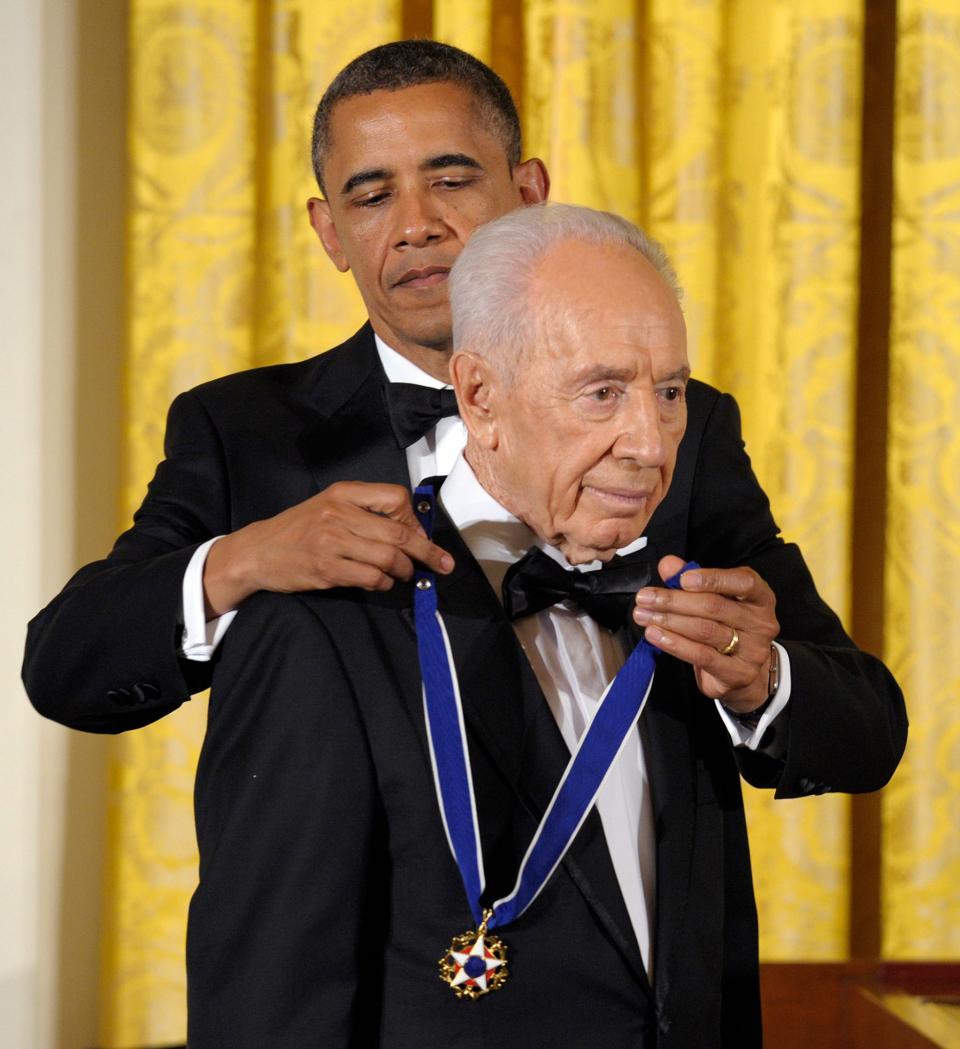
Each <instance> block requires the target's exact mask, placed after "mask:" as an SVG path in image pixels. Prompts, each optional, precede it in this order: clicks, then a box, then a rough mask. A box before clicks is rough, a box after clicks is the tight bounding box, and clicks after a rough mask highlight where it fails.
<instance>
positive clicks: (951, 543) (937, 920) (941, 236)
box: [883, 0, 960, 959]
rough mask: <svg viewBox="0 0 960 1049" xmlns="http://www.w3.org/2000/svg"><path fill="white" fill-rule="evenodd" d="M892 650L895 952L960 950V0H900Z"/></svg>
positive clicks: (888, 805)
mask: <svg viewBox="0 0 960 1049" xmlns="http://www.w3.org/2000/svg"><path fill="white" fill-rule="evenodd" d="M899 44H900V46H899V50H898V59H897V84H896V138H895V140H894V144H895V154H894V176H895V186H896V196H895V198H894V199H895V208H894V227H893V234H894V250H893V262H894V265H893V324H892V339H891V361H890V366H891V371H890V441H889V454H888V459H887V471H888V493H889V494H888V531H887V560H886V591H887V604H888V607H889V609H890V614H889V616H888V619H887V623H886V648H887V653H888V656H889V659H890V664H891V666H892V668H893V669H894V671H895V672H896V673H897V675H898V677H899V679H900V681H901V683H902V684H903V687H904V691H905V692H906V694H907V697H908V699H909V701H910V715H911V724H910V739H909V742H908V744H907V754H906V757H905V759H904V762H903V765H902V766H901V768H900V771H899V772H898V774H897V777H896V779H895V780H894V782H893V783H892V784H891V786H890V788H889V789H888V790H887V791H886V793H885V797H884V833H885V835H886V843H885V844H886V847H885V849H884V872H883V873H884V878H883V886H884V900H883V903H884V914H885V925H884V949H885V953H887V954H888V955H889V956H890V957H896V958H907V959H910V958H952V959H955V958H956V957H957V955H958V953H960V891H958V889H960V835H958V828H960V719H958V718H957V716H956V710H957V695H958V691H960V645H958V639H960V600H958V597H960V426H958V420H960V104H958V100H960V4H958V3H957V2H956V0H900V5H899Z"/></svg>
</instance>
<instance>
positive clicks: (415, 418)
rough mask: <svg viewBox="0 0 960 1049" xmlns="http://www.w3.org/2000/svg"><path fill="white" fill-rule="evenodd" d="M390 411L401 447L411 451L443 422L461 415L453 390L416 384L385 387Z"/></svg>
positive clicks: (395, 383) (397, 383)
mask: <svg viewBox="0 0 960 1049" xmlns="http://www.w3.org/2000/svg"><path fill="white" fill-rule="evenodd" d="M384 391H385V393H386V397H387V411H388V412H389V414H390V425H391V427H392V428H393V433H394V436H395V437H396V438H397V444H398V445H399V446H400V447H401V448H409V447H410V445H411V444H414V443H415V442H416V441H419V440H420V438H421V437H422V436H423V435H424V434H425V433H426V432H427V431H428V430H429V429H430V428H431V427H433V426H436V425H437V423H438V422H439V421H440V420H441V419H445V418H446V417H447V416H448V415H457V414H458V413H459V409H458V408H457V395H456V394H455V393H454V392H453V390H437V389H434V388H433V387H432V386H418V385H417V384H416V383H412V382H391V383H388V384H387V385H386V386H385V387H384Z"/></svg>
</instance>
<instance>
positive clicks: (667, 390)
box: [659, 386, 683, 403]
mask: <svg viewBox="0 0 960 1049" xmlns="http://www.w3.org/2000/svg"><path fill="white" fill-rule="evenodd" d="M659 393H660V397H661V398H662V399H663V400H665V401H667V402H669V403H673V402H675V401H680V400H683V387H682V386H665V387H664V388H663V389H661V390H660V391H659Z"/></svg>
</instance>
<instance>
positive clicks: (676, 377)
mask: <svg viewBox="0 0 960 1049" xmlns="http://www.w3.org/2000/svg"><path fill="white" fill-rule="evenodd" d="M633 375H634V372H633V370H632V369H627V368H611V367H610V366H609V365H606V364H595V365H593V367H588V368H585V369H584V370H583V371H582V372H580V373H579V374H578V375H577V377H576V381H577V382H578V383H583V384H586V383H590V382H598V381H600V380H602V379H606V380H609V381H610V382H629V381H630V379H632V378H633ZM689 378H690V369H689V368H686V367H684V368H678V369H677V370H676V371H675V372H671V374H670V375H663V376H661V377H660V378H659V379H656V380H655V382H656V383H657V384H659V383H662V382H686V381H687V380H688V379H689Z"/></svg>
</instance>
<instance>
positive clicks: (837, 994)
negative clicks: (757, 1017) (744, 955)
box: [760, 962, 960, 1049]
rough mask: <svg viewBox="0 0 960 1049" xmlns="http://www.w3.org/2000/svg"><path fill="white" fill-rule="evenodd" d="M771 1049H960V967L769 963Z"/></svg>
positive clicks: (766, 998)
mask: <svg viewBox="0 0 960 1049" xmlns="http://www.w3.org/2000/svg"><path fill="white" fill-rule="evenodd" d="M760 982H761V988H762V993H763V1031H764V1044H765V1046H767V1047H768V1049H960V964H958V963H953V962H950V963H947V962H943V963H938V962H895V963H894V962H888V963H870V962H841V963H829V962H824V963H816V962H811V963H794V962H768V963H765V964H764V965H762V966H761V967H760Z"/></svg>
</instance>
